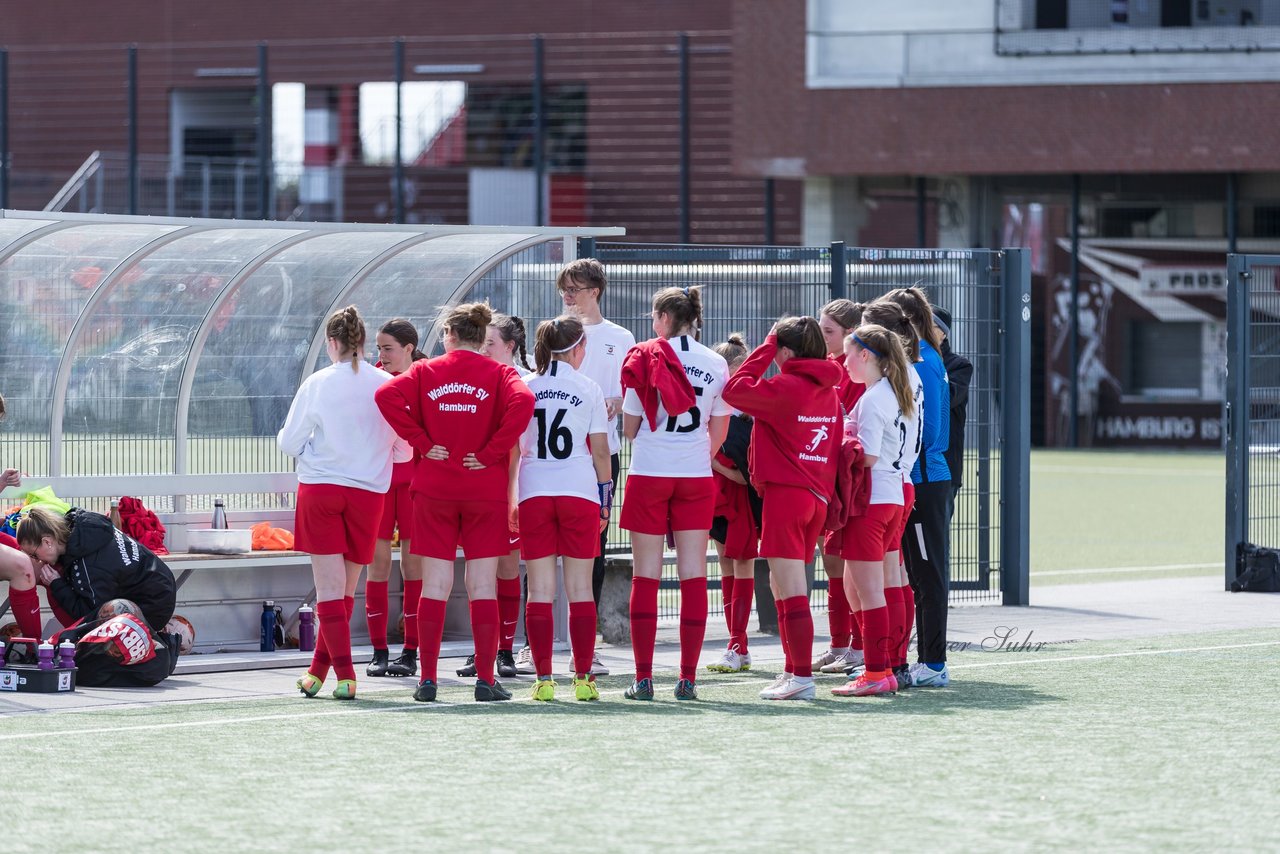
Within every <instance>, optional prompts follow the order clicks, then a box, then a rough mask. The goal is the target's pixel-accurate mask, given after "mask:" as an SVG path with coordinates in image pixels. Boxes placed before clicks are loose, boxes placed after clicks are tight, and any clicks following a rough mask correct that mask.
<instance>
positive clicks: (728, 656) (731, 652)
mask: <svg viewBox="0 0 1280 854" xmlns="http://www.w3.org/2000/svg"><path fill="white" fill-rule="evenodd" d="M742 658H743V657H742V656H741V655H739V654H738V648H737V647H730V648H729V649H726V650H725V651H724V652H723V653H721V655H720V658H718V659H717V660H716V661H714V662H712V663H711V664H708V665H707V669H708V670H710V671H711V672H713V673H737V672H738V671H740V670H745V669H746V667H744V666H743V660H742ZM748 666H749V665H748Z"/></svg>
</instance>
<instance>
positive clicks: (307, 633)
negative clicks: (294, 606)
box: [298, 605, 316, 652]
mask: <svg viewBox="0 0 1280 854" xmlns="http://www.w3.org/2000/svg"><path fill="white" fill-rule="evenodd" d="M315 648H316V613H315V611H313V610H312V609H311V606H310V605H303V606H302V607H301V608H299V609H298V649H299V650H301V651H302V652H311V650H313V649H315Z"/></svg>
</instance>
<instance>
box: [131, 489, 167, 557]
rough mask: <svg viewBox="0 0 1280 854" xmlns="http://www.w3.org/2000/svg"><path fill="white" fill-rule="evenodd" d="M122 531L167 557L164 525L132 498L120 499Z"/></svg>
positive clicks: (145, 507) (158, 518)
mask: <svg viewBox="0 0 1280 854" xmlns="http://www.w3.org/2000/svg"><path fill="white" fill-rule="evenodd" d="M120 530H122V531H124V532H125V533H126V534H128V535H129V536H131V537H133V538H134V539H135V540H137V541H138V542H139V543H141V544H142V545H144V546H146V547H147V548H149V549H151V551H153V552H155V553H156V554H158V555H167V554H168V553H169V550H168V549H167V548H165V545H164V535H165V530H164V525H163V524H161V522H160V517H158V516H157V515H156V514H155V513H154V512H152V511H151V510H150V509H148V508H147V506H146V505H144V504H143V503H142V502H141V501H139V500H138V499H137V498H133V497H132V496H128V495H126V496H124V497H122V498H121V499H120Z"/></svg>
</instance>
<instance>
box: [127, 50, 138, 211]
mask: <svg viewBox="0 0 1280 854" xmlns="http://www.w3.org/2000/svg"><path fill="white" fill-rule="evenodd" d="M128 157H129V215H130V216H137V215H138V46H137V45H136V44H132V45H129V154H128Z"/></svg>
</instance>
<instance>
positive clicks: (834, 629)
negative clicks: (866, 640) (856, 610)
mask: <svg viewBox="0 0 1280 854" xmlns="http://www.w3.org/2000/svg"><path fill="white" fill-rule="evenodd" d="M832 581H833V582H834V581H835V579H832ZM852 622H853V612H852V611H850V610H849V597H847V596H845V595H844V578H841V579H840V583H839V584H834V583H833V584H828V585H827V625H828V626H829V627H830V628H831V648H832V649H846V648H848V646H849V641H850V639H851V637H852V635H853V628H852V625H851V624H852Z"/></svg>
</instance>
